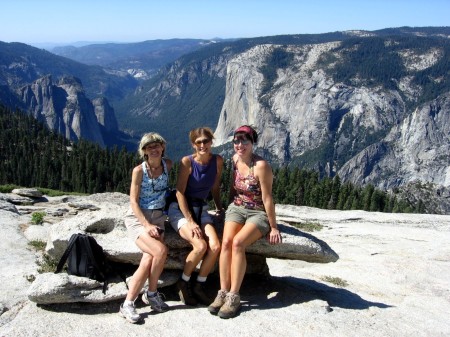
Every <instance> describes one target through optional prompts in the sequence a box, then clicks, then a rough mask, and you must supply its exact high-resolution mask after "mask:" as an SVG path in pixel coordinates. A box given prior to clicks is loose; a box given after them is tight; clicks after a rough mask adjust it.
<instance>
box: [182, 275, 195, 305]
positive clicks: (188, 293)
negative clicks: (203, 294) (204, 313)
mask: <svg viewBox="0 0 450 337" xmlns="http://www.w3.org/2000/svg"><path fill="white" fill-rule="evenodd" d="M177 288H178V295H179V296H180V300H181V302H183V303H184V304H186V305H192V306H196V305H197V300H196V299H195V297H194V295H193V294H192V289H191V284H190V283H189V282H186V281H184V280H183V279H179V280H178V282H177Z"/></svg>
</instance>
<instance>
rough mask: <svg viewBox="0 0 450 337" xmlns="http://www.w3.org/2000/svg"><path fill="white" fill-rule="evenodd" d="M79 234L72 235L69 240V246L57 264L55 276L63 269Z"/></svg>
mask: <svg viewBox="0 0 450 337" xmlns="http://www.w3.org/2000/svg"><path fill="white" fill-rule="evenodd" d="M80 235H81V234H72V236H71V237H70V240H69V244H68V245H67V248H66V250H65V251H64V254H63V255H62V256H61V259H60V260H59V262H58V266H57V267H56V271H55V274H58V273H60V272H61V270H62V268H63V267H64V263H66V261H67V258H68V257H69V254H70V252H71V251H72V248H73V246H74V245H75V241H77V239H78V238H79V237H80Z"/></svg>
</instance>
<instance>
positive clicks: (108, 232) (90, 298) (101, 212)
mask: <svg viewBox="0 0 450 337" xmlns="http://www.w3.org/2000/svg"><path fill="white" fill-rule="evenodd" d="M59 200H60V202H59V203H49V206H51V208H53V209H55V208H67V209H69V210H70V209H72V210H73V209H76V212H71V211H69V212H65V213H64V215H63V220H62V221H59V222H57V223H54V224H53V225H51V226H50V228H49V229H48V233H49V234H48V240H47V246H46V252H47V253H48V254H49V255H50V256H51V257H53V258H54V259H55V260H59V259H60V258H61V256H62V255H63V253H64V251H65V250H66V248H67V245H68V241H69V239H70V237H71V236H72V234H74V233H81V234H88V235H91V236H92V237H94V238H95V239H96V241H97V242H98V243H99V244H100V246H102V248H103V250H104V252H105V254H106V256H107V258H108V259H109V260H111V261H113V262H118V263H121V264H128V265H138V264H139V262H140V259H141V257H142V253H141V252H140V250H139V249H138V248H137V246H136V245H135V243H134V242H133V241H132V240H131V239H129V238H128V236H127V231H126V227H125V224H124V217H125V214H126V212H127V210H128V208H129V197H128V196H127V195H125V194H121V193H101V194H94V195H91V196H88V197H76V198H74V197H72V198H70V199H64V198H61V199H59ZM39 206H40V207H42V204H40V205H39ZM75 213H76V215H75V216H74V215H73V214H75ZM47 214H52V212H50V211H48V212H47ZM215 221H216V227H217V229H218V232H219V237H220V236H221V234H222V230H223V223H222V222H219V221H217V219H215ZM278 222H279V228H280V230H281V232H282V237H283V243H281V244H278V245H270V244H269V243H268V242H267V240H266V239H265V238H262V239H260V240H258V241H257V242H255V243H254V244H253V245H251V246H250V247H249V248H248V249H247V260H248V268H247V271H246V272H247V273H249V274H250V273H257V274H269V269H268V266H267V263H266V258H278V259H294V260H303V261H307V262H313V263H328V262H335V261H337V259H338V255H337V254H336V253H335V252H334V251H333V250H332V249H331V248H330V247H329V246H328V245H327V244H326V243H325V242H323V241H321V240H319V239H317V238H316V237H314V236H312V235H310V234H307V233H304V232H302V231H300V230H299V229H297V228H295V227H293V226H291V225H289V224H288V222H286V221H278ZM165 243H166V244H167V246H168V247H169V254H168V257H167V260H166V264H165V268H164V272H163V274H162V276H161V282H160V286H161V287H163V286H168V285H172V284H173V283H175V281H176V279H177V278H178V277H179V275H180V272H181V270H183V267H184V262H185V260H186V256H187V255H188V253H189V252H190V250H191V246H190V245H189V243H188V242H187V241H185V240H183V239H182V238H181V237H180V236H179V235H178V234H177V233H176V232H175V231H174V230H173V229H172V227H171V226H170V224H168V223H166V232H165ZM173 273H175V275H177V276H176V277H173ZM119 283H120V282H119ZM125 295H126V288H124V287H123V288H121V287H120V286H119V285H117V284H116V283H111V285H110V287H108V291H107V292H106V294H103V293H102V287H101V284H100V283H99V282H96V281H93V280H89V279H85V278H80V277H75V276H70V277H69V276H67V274H64V273H62V274H58V275H54V274H52V273H46V274H41V275H39V276H38V277H37V278H36V280H35V281H34V282H33V284H32V286H31V288H30V290H29V293H28V296H29V298H30V299H31V300H32V301H35V302H37V303H41V304H44V303H63V302H104V301H109V300H114V299H117V298H123V297H124V296H125Z"/></svg>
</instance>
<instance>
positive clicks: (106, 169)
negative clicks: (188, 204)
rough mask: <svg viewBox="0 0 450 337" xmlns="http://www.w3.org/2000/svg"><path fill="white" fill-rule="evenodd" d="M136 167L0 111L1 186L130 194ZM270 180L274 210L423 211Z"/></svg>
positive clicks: (317, 182)
mask: <svg viewBox="0 0 450 337" xmlns="http://www.w3.org/2000/svg"><path fill="white" fill-rule="evenodd" d="M225 159H226V160H225V167H224V171H223V175H222V199H223V204H224V205H227V204H228V187H229V186H230V179H231V174H232V165H231V161H230V160H229V159H228V158H225ZM227 159H228V160H227ZM139 162H140V159H139V157H138V156H137V153H130V152H127V151H126V150H125V149H124V148H122V149H118V148H109V149H104V148H101V147H100V146H99V145H96V144H93V143H90V142H87V141H79V142H76V143H73V142H71V141H69V140H67V139H65V138H64V137H63V136H61V135H58V134H56V133H54V132H52V131H50V130H48V128H47V127H46V126H45V125H44V124H43V123H41V122H39V121H37V120H36V119H34V118H33V117H32V116H30V115H26V114H23V113H20V112H12V111H10V110H9V109H7V108H5V107H2V106H0V163H1V170H0V185H16V186H22V187H40V188H47V189H54V190H61V191H64V192H79V193H87V194H92V193H101V192H122V193H126V194H128V193H129V187H130V182H131V171H132V169H133V167H134V166H136V165H137V164H138V163H139ZM177 168H178V164H175V165H174V168H173V169H172V171H171V172H170V181H171V184H172V185H173V186H174V185H175V181H176V176H177ZM274 177H275V179H274V186H273V197H274V200H275V203H277V204H290V205H299V206H311V207H318V208H325V209H340V210H349V209H352V210H356V209H360V210H367V211H381V212H421V210H422V208H423V205H411V204H410V203H408V202H407V201H405V200H400V199H399V198H398V197H397V196H396V195H394V194H391V193H387V192H384V191H381V190H378V189H376V188H374V187H373V186H372V185H366V186H364V187H361V186H356V185H353V184H351V183H348V182H345V183H341V181H340V179H339V177H338V176H335V177H333V178H328V177H325V178H320V177H319V174H318V173H317V172H315V171H309V170H304V169H301V168H286V167H281V168H274Z"/></svg>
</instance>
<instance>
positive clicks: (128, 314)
mask: <svg viewBox="0 0 450 337" xmlns="http://www.w3.org/2000/svg"><path fill="white" fill-rule="evenodd" d="M119 315H120V316H122V317H123V318H125V319H126V320H127V321H128V322H130V323H137V322H139V320H140V319H141V316H140V315H139V314H138V313H137V311H136V307H135V306H134V304H132V305H123V303H122V304H121V305H120V310H119Z"/></svg>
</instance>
